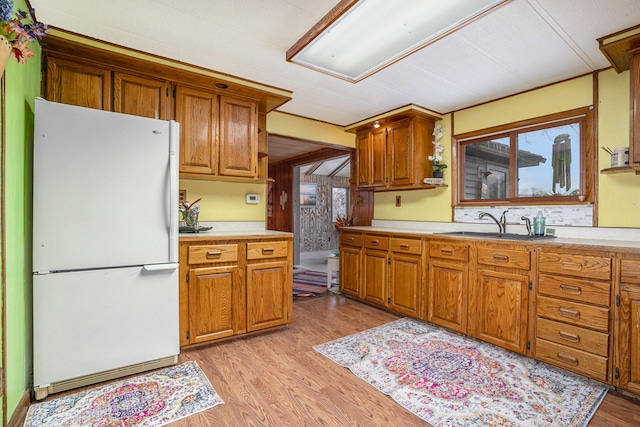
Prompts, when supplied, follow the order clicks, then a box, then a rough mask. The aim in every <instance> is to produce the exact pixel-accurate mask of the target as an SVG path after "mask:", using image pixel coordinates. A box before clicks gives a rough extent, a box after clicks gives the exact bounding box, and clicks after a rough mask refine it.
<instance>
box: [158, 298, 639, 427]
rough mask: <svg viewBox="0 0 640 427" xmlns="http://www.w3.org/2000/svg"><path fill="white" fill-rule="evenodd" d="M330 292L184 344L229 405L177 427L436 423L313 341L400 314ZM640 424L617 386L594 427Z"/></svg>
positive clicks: (184, 357)
mask: <svg viewBox="0 0 640 427" xmlns="http://www.w3.org/2000/svg"><path fill="white" fill-rule="evenodd" d="M398 318H399V317H398V316H395V315H393V314H390V313H387V312H384V311H381V310H379V309H376V308H373V307H370V306H367V305H365V304H362V303H359V302H357V301H354V300H351V299H348V298H345V297H343V296H339V295H334V294H330V295H327V296H325V297H320V298H310V299H308V300H298V301H296V302H295V303H294V317H293V322H292V324H291V325H289V326H287V327H286V328H284V329H279V330H277V331H274V332H268V333H263V334H259V335H254V336H251V337H246V338H238V339H234V340H232V341H226V342H222V343H218V344H213V345H208V346H206V347H199V348H196V349H191V350H186V351H183V352H182V354H181V355H180V362H184V361H187V360H195V361H197V362H198V364H199V365H200V367H201V368H202V369H203V371H204V372H205V373H206V374H207V376H208V377H209V380H210V381H211V383H212V385H213V387H214V388H215V389H216V391H217V392H218V393H219V394H220V396H221V397H222V399H223V400H224V402H225V403H224V404H223V405H219V406H216V407H215V408H212V409H210V410H208V411H205V412H202V413H200V414H196V415H193V416H191V417H188V418H185V419H183V420H180V421H178V422H175V423H173V424H171V425H172V426H180V427H186V426H194V427H195V426H234V427H240V426H261V427H262V426H278V427H280V426H295V427H297V426H340V427H343V426H385V427H389V426H394V427H395V426H428V424H427V423H425V422H424V421H422V420H421V419H419V418H418V417H416V416H415V415H412V414H411V413H410V412H408V411H407V410H405V409H404V408H402V407H401V406H400V405H398V404H397V403H395V402H394V401H393V400H392V399H391V398H389V397H387V396H385V395H383V394H382V393H380V392H378V391H377V390H375V389H374V388H373V387H371V386H370V385H368V384H367V383H365V382H364V381H362V380H360V379H359V378H357V377H356V376H355V375H353V374H351V372H350V371H349V370H348V369H346V368H342V367H340V366H338V365H336V364H334V363H333V362H330V361H329V360H328V359H326V358H325V357H324V356H321V355H320V354H319V353H317V352H315V351H314V350H313V349H312V347H313V346H314V345H317V344H322V343H324V342H327V341H330V340H333V339H337V338H340V337H343V336H346V335H349V334H353V333H355V332H359V331H362V330H365V329H369V328H372V327H374V326H378V325H381V324H383V323H387V322H390V321H392V320H395V319H398ZM638 425H640V405H638V404H635V403H632V402H630V401H629V400H627V399H625V398H622V397H618V396H615V395H612V394H611V393H609V394H608V395H607V397H606V398H605V400H604V402H603V403H602V405H601V406H600V408H599V409H598V411H597V413H596V414H595V416H594V417H593V418H592V420H591V422H590V424H589V426H592V427H605V426H606V427H631V426H638Z"/></svg>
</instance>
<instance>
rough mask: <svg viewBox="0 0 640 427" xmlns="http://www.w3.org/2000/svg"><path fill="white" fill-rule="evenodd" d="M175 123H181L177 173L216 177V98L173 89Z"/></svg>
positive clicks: (186, 89)
mask: <svg viewBox="0 0 640 427" xmlns="http://www.w3.org/2000/svg"><path fill="white" fill-rule="evenodd" d="M175 120H176V121H177V122H179V123H180V172H186V173H197V174H208V175H214V174H216V173H217V169H216V166H217V165H216V158H217V152H216V143H215V141H216V131H217V128H218V126H217V120H218V96H217V95H216V94H215V93H213V92H208V91H204V90H201V89H191V88H187V87H183V86H176V99H175Z"/></svg>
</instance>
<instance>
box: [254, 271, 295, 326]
mask: <svg viewBox="0 0 640 427" xmlns="http://www.w3.org/2000/svg"><path fill="white" fill-rule="evenodd" d="M292 283H293V282H292V278H291V273H290V269H289V268H288V264H287V262H286V261H276V262H266V263H259V264H249V265H247V331H248V332H251V331H257V330H260V329H265V328H270V327H273V326H279V325H284V324H286V323H288V322H289V313H290V310H291V308H290V307H291V303H292V300H293V296H292V292H293V285H292Z"/></svg>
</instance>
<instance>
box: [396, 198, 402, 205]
mask: <svg viewBox="0 0 640 427" xmlns="http://www.w3.org/2000/svg"><path fill="white" fill-rule="evenodd" d="M400 205H402V196H396V207H398V208H399V207H400Z"/></svg>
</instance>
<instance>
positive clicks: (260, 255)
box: [247, 242, 289, 260]
mask: <svg viewBox="0 0 640 427" xmlns="http://www.w3.org/2000/svg"><path fill="white" fill-rule="evenodd" d="M288 254H289V245H288V244H287V242H259V243H247V259H248V260H252V259H267V258H283V257H286V256H287V255H288Z"/></svg>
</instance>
